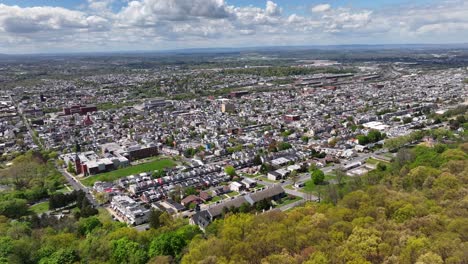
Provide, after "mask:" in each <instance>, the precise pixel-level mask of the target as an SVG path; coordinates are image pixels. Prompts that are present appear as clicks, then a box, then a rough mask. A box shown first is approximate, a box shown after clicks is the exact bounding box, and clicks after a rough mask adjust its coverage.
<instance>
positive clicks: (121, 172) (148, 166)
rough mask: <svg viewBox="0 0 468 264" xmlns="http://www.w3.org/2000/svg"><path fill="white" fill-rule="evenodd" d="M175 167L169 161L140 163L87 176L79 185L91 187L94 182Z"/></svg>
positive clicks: (173, 163) (172, 162)
mask: <svg viewBox="0 0 468 264" xmlns="http://www.w3.org/2000/svg"><path fill="white" fill-rule="evenodd" d="M175 165H176V163H175V162H174V161H172V160H169V159H162V160H155V161H152V162H148V163H142V164H138V165H135V166H130V167H125V168H122V169H118V170H114V171H110V172H106V173H101V174H98V175H93V176H89V177H86V178H85V179H83V180H81V183H83V184H84V185H86V186H92V185H93V184H94V183H95V182H96V181H106V182H110V181H115V180H117V179H119V178H122V177H125V176H129V175H135V174H138V173H142V172H148V171H154V170H161V169H164V168H170V167H174V166H175Z"/></svg>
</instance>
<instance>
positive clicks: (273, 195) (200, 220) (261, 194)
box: [189, 184, 285, 230]
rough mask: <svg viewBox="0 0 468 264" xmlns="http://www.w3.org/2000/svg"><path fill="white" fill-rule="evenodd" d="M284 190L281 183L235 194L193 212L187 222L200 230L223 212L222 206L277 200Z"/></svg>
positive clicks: (236, 206) (228, 206)
mask: <svg viewBox="0 0 468 264" xmlns="http://www.w3.org/2000/svg"><path fill="white" fill-rule="evenodd" d="M284 195H285V191H284V189H283V187H282V186H281V185H279V184H278V185H273V186H271V187H268V188H265V189H262V190H258V191H256V192H254V193H249V194H247V195H244V196H237V197H234V198H232V199H229V200H225V201H224V202H222V203H220V204H214V205H210V207H209V208H208V209H206V210H202V211H200V212H197V213H196V214H194V215H193V216H192V217H191V218H190V220H189V223H190V224H192V225H198V226H199V227H200V228H201V229H202V230H205V228H206V227H207V226H208V225H209V224H210V223H211V222H213V221H214V220H215V219H216V218H219V217H221V216H222V214H223V210H224V208H231V207H235V208H239V207H240V206H241V205H242V204H244V203H248V204H249V205H251V206H252V205H254V204H255V203H257V202H260V201H262V200H278V199H281V198H282V197H284Z"/></svg>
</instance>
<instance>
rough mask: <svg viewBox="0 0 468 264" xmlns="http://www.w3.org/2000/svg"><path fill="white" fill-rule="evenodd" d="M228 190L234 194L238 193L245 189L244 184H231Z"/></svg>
mask: <svg viewBox="0 0 468 264" xmlns="http://www.w3.org/2000/svg"><path fill="white" fill-rule="evenodd" d="M229 188H230V189H231V191H234V192H240V191H243V190H244V189H245V186H244V184H242V183H240V182H236V181H234V182H231V184H230V185H229Z"/></svg>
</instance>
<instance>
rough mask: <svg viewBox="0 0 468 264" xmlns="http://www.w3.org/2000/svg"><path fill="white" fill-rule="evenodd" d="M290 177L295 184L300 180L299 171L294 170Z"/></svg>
mask: <svg viewBox="0 0 468 264" xmlns="http://www.w3.org/2000/svg"><path fill="white" fill-rule="evenodd" d="M289 178H290V179H291V181H292V184H293V185H294V184H296V182H297V181H298V180H299V178H300V176H299V174H298V173H297V171H295V170H293V171H292V172H291V174H289Z"/></svg>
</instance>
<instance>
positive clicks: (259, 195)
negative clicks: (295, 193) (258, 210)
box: [249, 184, 285, 203]
mask: <svg viewBox="0 0 468 264" xmlns="http://www.w3.org/2000/svg"><path fill="white" fill-rule="evenodd" d="M284 192H285V191H284V189H283V187H282V186H281V185H279V184H277V185H273V186H271V187H268V188H267V189H264V190H262V191H257V192H254V193H251V194H249V197H250V198H251V199H252V201H253V202H254V203H256V202H259V201H261V200H263V199H267V198H271V197H274V196H277V195H279V194H282V193H284Z"/></svg>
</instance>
